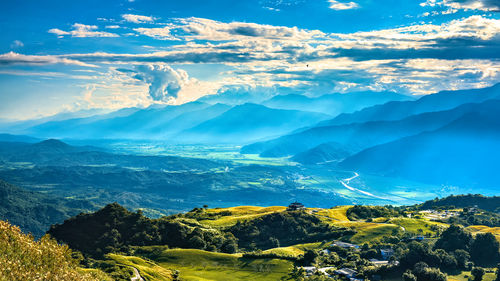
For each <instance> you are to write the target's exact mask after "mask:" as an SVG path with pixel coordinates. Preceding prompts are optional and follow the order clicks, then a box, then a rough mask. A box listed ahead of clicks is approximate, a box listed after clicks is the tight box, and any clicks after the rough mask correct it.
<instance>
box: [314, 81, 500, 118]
mask: <svg viewBox="0 0 500 281" xmlns="http://www.w3.org/2000/svg"><path fill="white" fill-rule="evenodd" d="M499 98H500V83H498V84H496V85H494V86H491V87H487V88H481V89H468V90H459V91H442V92H439V93H436V94H431V95H426V96H423V97H421V98H420V99H418V100H416V101H392V102H388V103H386V104H382V105H376V106H373V107H369V108H365V109H362V110H360V111H357V112H354V113H346V114H341V115H339V116H337V117H336V118H334V119H332V120H329V121H325V122H324V123H322V124H321V125H323V126H325V125H342V124H350V123H362V122H369V121H381V120H399V119H403V118H405V117H408V116H410V115H415V114H420V113H424V112H432V111H442V110H448V109H452V108H454V107H457V106H459V105H461V104H465V103H479V102H483V101H486V100H490V99H499Z"/></svg>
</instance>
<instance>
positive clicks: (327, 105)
mask: <svg viewBox="0 0 500 281" xmlns="http://www.w3.org/2000/svg"><path fill="white" fill-rule="evenodd" d="M405 100H413V98H412V97H410V96H404V95H400V94H396V93H393V92H353V93H347V94H328V95H322V96H320V97H307V96H305V95H300V94H289V95H277V96H274V97H273V98H271V99H269V100H266V101H264V102H262V105H265V106H267V107H270V108H277V109H288V110H304V109H306V110H307V111H313V112H320V113H324V114H329V115H332V116H336V115H338V114H341V113H350V112H354V111H357V110H360V109H362V108H365V107H369V106H373V105H377V104H384V103H386V102H389V101H405Z"/></svg>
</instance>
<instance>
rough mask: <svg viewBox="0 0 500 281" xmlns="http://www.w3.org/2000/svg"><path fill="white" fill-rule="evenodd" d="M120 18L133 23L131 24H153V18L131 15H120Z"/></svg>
mask: <svg viewBox="0 0 500 281" xmlns="http://www.w3.org/2000/svg"><path fill="white" fill-rule="evenodd" d="M122 18H123V19H124V20H125V21H128V22H133V23H147V22H153V21H154V18H153V17H148V16H141V15H132V14H124V15H122Z"/></svg>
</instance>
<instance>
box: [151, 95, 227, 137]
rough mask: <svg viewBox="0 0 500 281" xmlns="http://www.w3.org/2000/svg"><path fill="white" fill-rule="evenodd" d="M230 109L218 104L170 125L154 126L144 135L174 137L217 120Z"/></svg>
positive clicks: (187, 114) (172, 120)
mask: <svg viewBox="0 0 500 281" xmlns="http://www.w3.org/2000/svg"><path fill="white" fill-rule="evenodd" d="M230 108H231V106H229V105H226V104H221V103H217V104H214V105H212V106H209V107H206V108H202V109H200V110H194V111H190V112H186V113H183V114H180V115H178V116H177V117H175V118H173V119H171V120H170V121H169V122H168V124H164V123H162V124H158V125H156V126H152V127H150V128H148V130H147V131H145V132H144V133H145V134H150V135H153V136H154V137H155V138H166V137H172V136H174V135H176V134H178V133H179V132H181V131H183V130H185V129H189V128H192V127H195V126H197V125H199V124H201V123H203V122H204V121H207V120H210V119H212V118H215V117H217V116H219V115H221V114H222V113H224V112H226V111H228V110H229V109H230Z"/></svg>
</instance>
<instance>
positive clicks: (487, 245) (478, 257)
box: [470, 233, 500, 265]
mask: <svg viewBox="0 0 500 281" xmlns="http://www.w3.org/2000/svg"><path fill="white" fill-rule="evenodd" d="M499 251H500V243H499V242H498V241H497V240H496V238H495V236H494V235H493V234H491V233H479V234H477V235H476V238H475V239H474V242H472V245H471V250H470V255H471V258H472V261H474V262H475V263H476V264H480V265H491V264H496V263H497V262H498V260H499Z"/></svg>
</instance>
